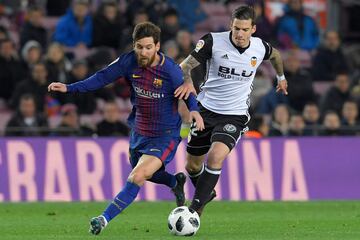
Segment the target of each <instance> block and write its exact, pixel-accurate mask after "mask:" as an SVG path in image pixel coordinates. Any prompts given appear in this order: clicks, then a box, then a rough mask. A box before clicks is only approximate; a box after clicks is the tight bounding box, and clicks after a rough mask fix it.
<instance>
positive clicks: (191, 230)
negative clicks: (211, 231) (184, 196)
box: [168, 206, 200, 236]
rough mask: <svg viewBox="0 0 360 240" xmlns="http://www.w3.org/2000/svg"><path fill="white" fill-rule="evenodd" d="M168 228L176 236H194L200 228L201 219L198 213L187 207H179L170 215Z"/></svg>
mask: <svg viewBox="0 0 360 240" xmlns="http://www.w3.org/2000/svg"><path fill="white" fill-rule="evenodd" d="M168 227H169V230H170V233H172V234H174V235H178V236H192V235H194V234H195V233H196V232H197V231H198V230H199V228H200V218H199V215H198V214H197V212H195V211H194V210H192V209H189V208H188V207H186V206H182V207H177V208H175V209H174V210H172V211H171V213H170V214H169V218H168Z"/></svg>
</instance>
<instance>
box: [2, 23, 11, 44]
mask: <svg viewBox="0 0 360 240" xmlns="http://www.w3.org/2000/svg"><path fill="white" fill-rule="evenodd" d="M7 38H9V33H8V31H7V29H6V28H5V27H4V26H1V25H0V41H2V40H5V39H7Z"/></svg>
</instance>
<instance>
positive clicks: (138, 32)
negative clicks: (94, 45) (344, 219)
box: [48, 22, 204, 235]
mask: <svg viewBox="0 0 360 240" xmlns="http://www.w3.org/2000/svg"><path fill="white" fill-rule="evenodd" d="M133 44H134V50H133V51H131V52H129V53H127V54H123V55H121V56H120V57H119V58H118V59H116V60H115V61H114V62H113V63H111V64H110V65H109V66H107V67H106V68H104V69H102V70H100V71H98V72H97V73H95V74H94V75H92V76H91V77H89V78H87V79H85V80H83V81H80V82H76V83H73V84H69V85H66V84H63V83H59V82H54V83H51V84H50V85H49V87H48V89H49V91H58V92H64V93H65V92H70V93H74V92H87V91H92V90H96V89H99V88H101V87H104V86H105V85H107V84H109V83H112V82H114V81H116V80H118V79H119V78H121V77H124V78H125V79H127V80H128V81H129V83H130V84H131V101H132V104H133V112H132V114H131V115H130V117H129V122H130V125H131V127H132V131H131V136H130V162H131V165H132V167H133V170H132V172H131V173H130V175H129V177H128V180H127V182H126V184H125V186H124V188H123V189H122V190H121V191H120V192H119V194H118V195H116V196H115V198H114V200H113V201H112V202H111V203H110V204H109V205H108V207H107V208H106V209H105V211H104V212H103V213H102V214H101V215H100V216H98V217H94V218H92V219H91V220H90V232H91V233H92V234H95V235H97V234H99V233H100V232H101V230H102V229H104V227H105V226H106V225H107V224H108V223H109V222H110V220H111V219H113V218H114V217H115V216H117V215H118V214H119V213H121V212H122V211H123V210H124V209H125V208H126V207H127V206H128V205H129V204H131V203H132V202H133V201H134V199H135V198H136V196H137V194H138V192H139V190H140V187H141V186H142V185H143V184H144V182H145V181H146V180H149V181H152V182H155V183H159V184H164V185H167V186H169V187H170V188H171V189H172V191H173V192H174V194H175V196H176V200H177V205H184V203H185V196H184V191H183V186H184V183H185V179H186V177H185V175H184V174H183V173H180V174H177V175H172V174H169V173H168V172H166V171H165V166H166V164H167V163H169V162H170V161H171V160H172V159H173V157H174V155H175V152H176V149H177V146H178V144H179V142H180V140H181V138H180V126H181V118H180V115H179V113H178V99H177V98H175V96H174V91H175V89H177V88H178V87H179V86H180V85H182V84H183V83H184V81H183V74H182V71H181V69H180V67H179V66H178V65H177V64H176V63H175V62H174V61H172V60H171V59H170V58H168V57H166V56H165V55H164V54H162V53H161V52H159V49H160V29H159V27H157V26H156V25H154V24H152V23H150V22H145V23H140V24H138V25H136V26H135V28H134V32H133ZM186 105H187V107H188V109H189V111H190V117H191V119H192V120H193V121H195V122H196V126H197V129H198V130H200V131H201V130H203V129H204V122H203V119H202V117H201V116H200V114H199V112H198V106H197V101H196V98H195V96H194V95H190V97H189V98H188V99H187V100H186Z"/></svg>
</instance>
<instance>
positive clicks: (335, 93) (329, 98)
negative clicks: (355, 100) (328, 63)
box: [321, 74, 350, 115]
mask: <svg viewBox="0 0 360 240" xmlns="http://www.w3.org/2000/svg"><path fill="white" fill-rule="evenodd" d="M349 86H350V82H349V76H348V75H347V74H338V75H336V78H335V82H334V86H332V87H330V89H329V90H328V91H327V92H326V93H325V95H324V96H323V99H322V101H321V112H322V113H325V112H327V111H329V110H332V111H335V112H336V113H337V114H338V115H341V109H342V106H343V104H344V102H345V101H346V100H348V99H349V97H350V89H349Z"/></svg>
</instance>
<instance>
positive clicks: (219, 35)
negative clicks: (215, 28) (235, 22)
mask: <svg viewBox="0 0 360 240" xmlns="http://www.w3.org/2000/svg"><path fill="white" fill-rule="evenodd" d="M209 34H211V36H212V37H229V34H230V31H224V32H210V33H209Z"/></svg>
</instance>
